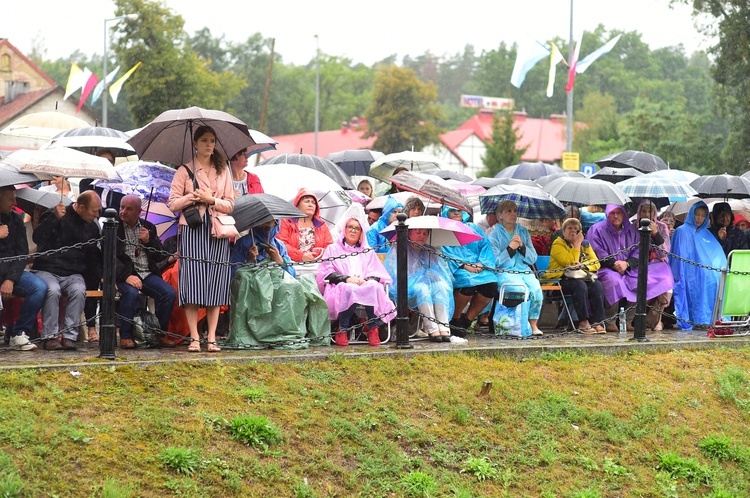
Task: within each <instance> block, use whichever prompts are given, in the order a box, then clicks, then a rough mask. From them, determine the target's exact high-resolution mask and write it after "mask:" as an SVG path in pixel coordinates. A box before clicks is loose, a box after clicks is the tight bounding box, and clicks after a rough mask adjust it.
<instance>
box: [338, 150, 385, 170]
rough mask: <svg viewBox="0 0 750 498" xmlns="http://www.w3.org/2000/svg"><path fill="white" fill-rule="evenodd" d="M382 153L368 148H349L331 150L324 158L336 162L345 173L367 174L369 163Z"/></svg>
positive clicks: (381, 155)
mask: <svg viewBox="0 0 750 498" xmlns="http://www.w3.org/2000/svg"><path fill="white" fill-rule="evenodd" d="M383 155H384V154H383V153H382V152H377V151H374V150H369V149H349V150H342V151H339V152H331V153H330V154H328V155H327V156H326V159H328V160H329V161H332V162H333V163H335V164H338V165H339V167H340V168H341V169H343V170H344V173H346V174H347V175H350V176H354V175H367V174H368V173H369V172H370V165H371V164H372V163H374V162H375V160H376V159H378V158H379V157H383Z"/></svg>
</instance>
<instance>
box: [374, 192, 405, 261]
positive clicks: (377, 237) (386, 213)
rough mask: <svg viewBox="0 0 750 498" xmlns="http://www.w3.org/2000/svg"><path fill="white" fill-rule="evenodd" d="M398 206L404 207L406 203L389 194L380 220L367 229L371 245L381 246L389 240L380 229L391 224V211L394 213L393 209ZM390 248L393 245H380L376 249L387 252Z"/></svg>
mask: <svg viewBox="0 0 750 498" xmlns="http://www.w3.org/2000/svg"><path fill="white" fill-rule="evenodd" d="M396 208H401V209H404V205H403V204H401V203H400V202H398V201H397V200H396V199H394V198H393V197H391V196H388V199H387V200H386V201H385V205H384V206H383V214H381V215H380V218H378V221H376V222H375V223H373V224H372V226H371V227H370V229H369V230H368V231H367V243H368V244H369V245H370V247H375V246H379V245H382V244H386V243H387V242H388V239H386V238H385V237H383V236H382V235H381V234H380V231H381V230H383V229H384V228H385V227H387V226H388V225H390V224H391V223H390V222H389V221H388V220H390V218H391V213H393V210H394V209H396ZM390 248H391V246H384V247H379V248H378V249H376V252H382V253H387V252H389V250H390Z"/></svg>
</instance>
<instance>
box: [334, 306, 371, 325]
mask: <svg viewBox="0 0 750 498" xmlns="http://www.w3.org/2000/svg"><path fill="white" fill-rule="evenodd" d="M357 306H359V304H356V303H355V304H352V305H351V306H350V307H349V309H347V310H344V311H342V312H341V313H339V329H348V328H349V324H350V323H351V321H352V317H353V316H354V314H355V313H356V312H357ZM365 312H366V313H367V319H368V320H372V319H373V318H375V308H374V307H373V306H365ZM374 326H375V325H373V327H374Z"/></svg>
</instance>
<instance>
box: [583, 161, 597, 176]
mask: <svg viewBox="0 0 750 498" xmlns="http://www.w3.org/2000/svg"><path fill="white" fill-rule="evenodd" d="M581 173H583V174H584V175H587V176H591V175H593V174H594V173H596V164H593V163H583V164H581Z"/></svg>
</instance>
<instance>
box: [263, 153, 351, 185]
mask: <svg viewBox="0 0 750 498" xmlns="http://www.w3.org/2000/svg"><path fill="white" fill-rule="evenodd" d="M265 164H297V165H299V166H302V167H305V168H310V169H314V170H316V171H320V172H321V173H323V174H324V175H326V176H328V177H329V178H332V179H333V181H335V182H336V183H338V184H339V185H341V186H342V187H344V188H345V189H349V190H356V189H357V188H356V187H355V186H354V184H353V183H352V179H351V178H349V175H347V174H346V173H345V172H344V170H343V169H341V168H340V167H339V166H338V165H337V164H336V163H334V162H333V161H330V160H328V159H326V158H325V157H320V156H314V155H312V154H279V155H278V156H273V157H269V158H268V159H264V160H263V161H261V162H260V163H259V164H258V166H261V165H265Z"/></svg>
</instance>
